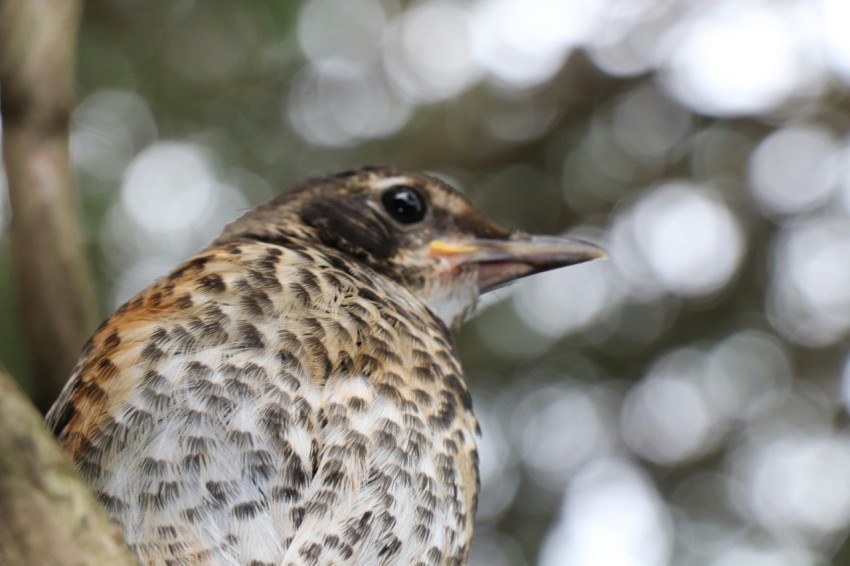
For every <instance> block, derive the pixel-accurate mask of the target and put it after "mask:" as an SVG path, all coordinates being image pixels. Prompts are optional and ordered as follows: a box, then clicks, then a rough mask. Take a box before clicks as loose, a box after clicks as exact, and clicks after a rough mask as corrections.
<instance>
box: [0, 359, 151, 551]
mask: <svg viewBox="0 0 850 566" xmlns="http://www.w3.org/2000/svg"><path fill="white" fill-rule="evenodd" d="M0 430H1V431H2V432H3V433H2V434H0V517H2V518H3V519H2V520H3V528H2V529H0V564H8V565H10V566H14V565H17V564H44V565H48V564H50V565H57V566H64V565H69V566H70V565H80V564H114V565H116V566H121V565H123V564H137V563H138V562H137V560H136V558H135V557H134V556H133V554H132V553H131V552H130V549H128V548H127V547H126V546H124V544H123V542H122V540H121V533H120V529H119V528H118V527H117V526H116V525H115V524H114V523H112V522H111V521H110V520H109V518H108V517H107V516H106V513H105V511H104V510H103V508H102V507H101V506H100V504H99V503H98V502H97V501H96V500H95V499H94V497H93V496H92V495H91V492H90V491H89V489H88V487H86V485H85V484H84V483H83V481H82V479H81V478H80V476H79V474H77V471H76V470H75V469H74V466H73V464H72V463H71V462H70V460H68V458H67V457H66V456H65V454H64V453H62V451H61V449H60V448H59V447H58V446H57V445H56V443H55V442H54V441H53V437H52V435H51V434H50V431H48V430H47V427H46V426H45V425H44V422H43V421H42V418H41V415H39V414H38V411H36V410H35V408H34V407H33V406H32V405H31V404H30V403H29V401H27V399H26V397H25V396H24V394H23V392H22V391H21V390H20V389H19V388H18V386H17V385H16V384H15V382H14V381H13V380H12V378H11V377H9V375H8V374H7V373H6V372H5V370H3V369H2V368H0Z"/></svg>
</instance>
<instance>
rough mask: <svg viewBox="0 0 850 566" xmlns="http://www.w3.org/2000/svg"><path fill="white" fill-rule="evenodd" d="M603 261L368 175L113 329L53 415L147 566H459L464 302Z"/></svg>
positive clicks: (469, 452) (224, 236) (141, 302)
mask: <svg viewBox="0 0 850 566" xmlns="http://www.w3.org/2000/svg"><path fill="white" fill-rule="evenodd" d="M603 257H605V252H604V251H603V250H602V249H601V248H599V247H597V246H595V245H593V244H590V243H587V242H584V241H580V240H573V239H567V238H560V237H546V236H530V235H527V234H525V233H523V232H519V231H516V230H505V229H503V228H500V227H498V226H497V225H496V224H494V223H493V222H491V221H490V220H489V219H488V218H487V217H486V216H484V215H483V214H482V213H481V212H479V211H478V210H477V209H476V208H475V207H474V206H473V205H472V203H471V202H470V201H469V200H468V199H467V198H466V197H465V196H464V195H463V194H462V193H460V192H459V191H457V190H455V189H454V188H452V187H451V186H450V185H449V184H447V183H446V182H444V181H441V180H440V179H438V178H436V177H434V176H430V175H427V174H423V173H404V172H401V171H399V170H397V169H395V168H392V167H387V166H367V167H362V168H359V169H355V170H350V171H345V172H341V173H337V174H332V175H328V176H325V177H320V178H315V179H311V180H308V181H305V182H302V183H301V184H300V185H297V186H295V187H294V188H293V189H292V190H290V191H286V192H283V193H282V194H280V195H278V196H277V197H274V198H272V199H271V200H270V201H269V202H267V203H265V204H262V205H260V206H258V207H256V208H254V209H251V210H249V211H248V212H246V213H245V214H244V215H243V216H242V217H240V218H238V219H237V220H235V221H234V222H232V223H230V224H229V225H227V226H226V227H225V228H224V229H223V231H222V233H221V235H220V236H219V237H218V238H216V239H215V240H214V241H213V242H212V243H211V244H210V245H209V246H208V247H207V248H205V249H204V250H202V251H201V252H200V253H198V254H197V255H196V256H194V257H192V258H190V259H188V260H187V261H185V262H184V263H182V264H181V265H179V266H178V267H177V268H176V269H174V270H173V271H172V272H170V273H169V274H167V275H165V276H163V277H162V278H160V279H158V280H156V281H155V282H153V283H152V284H151V285H150V286H149V287H147V288H146V289H144V290H143V291H141V292H140V293H139V294H138V295H136V296H135V297H134V298H132V299H130V300H129V301H128V302H126V303H125V304H124V305H123V306H121V307H120V308H118V309H117V311H116V312H115V313H114V314H113V315H112V316H111V317H110V318H108V319H107V320H106V321H105V322H104V323H103V324H102V325H101V326H100V328H99V329H98V330H97V331H96V332H95V333H94V335H93V336H92V337H91V339H90V340H89V341H88V342H87V343H86V345H85V346H84V348H83V351H82V354H81V357H80V358H79V361H78V363H77V365H76V367H75V369H74V370H73V373H72V374H71V376H70V379H69V381H68V383H67V384H66V386H65V388H64V389H63V390H62V392H61V394H60V395H59V397H58V399H57V401H56V402H55V404H54V405H53V407H52V408H51V409H50V411H49V412H48V414H47V416H46V421H47V423H48V425H49V426H50V427H51V429H52V430H53V432H54V434H55V435H56V438H57V440H58V442H59V443H60V445H61V446H62V448H63V449H64V450H65V452H66V453H67V454H69V455H70V457H71V458H72V460H73V461H74V463H75V465H76V467H77V469H78V470H79V472H80V474H81V475H82V477H83V478H84V479H85V481H86V482H87V483H88V485H89V486H90V487H91V489H92V490H93V492H94V493H95V495H96V496H97V498H98V499H99V500H100V501H101V503H102V504H103V506H104V507H105V508H106V510H107V511H108V513H109V515H110V516H111V517H112V519H113V520H114V521H115V522H116V523H117V524H118V525H119V526H120V528H121V529H122V534H123V537H124V540H125V541H126V543H127V544H128V545H129V546H130V547H131V548H132V549H133V550H134V551H135V553H136V554H137V555H138V556H139V558H140V560H141V562H142V563H143V564H152V565H166V564H168V565H171V564H222V565H243V564H251V565H261V564H263V565H264V564H285V565H295V564H307V565H320V564H321V565H325V564H358V565H390V564H399V565H409V564H411V565H412V564H421V565H431V564H451V565H462V564H465V563H466V562H467V560H468V556H469V549H470V541H471V537H472V530H473V518H474V513H475V508H476V505H477V498H478V490H479V484H480V480H479V473H478V452H477V448H476V437H477V436H478V434H479V432H480V431H479V426H478V423H477V421H476V418H475V415H474V413H473V410H472V397H471V394H470V391H469V388H468V386H467V383H466V381H465V379H464V377H463V371H462V368H461V365H460V362H459V358H458V354H457V352H456V349H455V344H454V338H453V332H454V330H455V329H457V327H458V326H459V324H460V323H461V322H462V321H463V320H464V318H465V317H466V315H467V314H468V313H469V311H470V310H471V309H472V308H473V306H474V304H475V303H476V300H477V299H478V297H479V296H480V295H481V294H482V293H485V292H487V291H490V290H492V289H495V288H497V287H500V286H502V285H504V284H507V283H508V282H510V281H513V280H515V279H518V278H520V277H524V276H527V275H531V274H534V273H538V272H542V271H546V270H550V269H554V268H558V267H564V266H568V265H574V264H578V263H582V262H586V261H590V260H594V259H599V258H603Z"/></svg>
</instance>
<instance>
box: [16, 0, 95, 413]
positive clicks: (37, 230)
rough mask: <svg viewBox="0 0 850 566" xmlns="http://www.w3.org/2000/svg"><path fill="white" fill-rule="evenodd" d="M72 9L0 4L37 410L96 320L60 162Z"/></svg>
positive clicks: (69, 101) (56, 4)
mask: <svg viewBox="0 0 850 566" xmlns="http://www.w3.org/2000/svg"><path fill="white" fill-rule="evenodd" d="M80 9H81V4H80V2H79V1H78V0H0V89H2V91H0V111H2V115H3V158H4V160H5V164H6V174H7V177H8V181H9V193H10V202H11V206H12V224H11V233H10V240H11V247H12V261H13V266H14V277H15V282H16V286H17V291H18V296H19V299H20V300H19V305H20V308H21V309H22V313H23V321H24V325H25V330H26V337H27V344H28V347H29V350H30V356H31V359H32V371H33V373H32V376H31V380H32V383H33V387H32V389H33V392H34V399H35V402H36V404H37V405H38V406H39V407H40V408H41V409H42V410H45V409H46V408H47V407H49V406H50V404H51V403H52V402H53V400H54V399H55V398H56V395H57V393H58V392H59V390H60V389H61V387H62V385H63V384H64V383H65V381H66V379H67V378H68V375H69V374H70V371H71V368H72V367H73V365H74V363H75V361H76V359H77V357H78V355H79V351H80V345H81V343H82V341H83V339H84V338H85V336H87V335H88V334H89V333H90V332H91V330H92V328H93V326H94V324H95V322H96V316H97V314H96V311H97V309H96V301H95V299H94V293H93V291H92V284H91V277H90V272H89V268H88V263H87V261H86V258H85V256H84V255H83V252H82V248H81V246H80V234H79V230H78V227H77V215H76V199H75V195H74V191H73V186H72V182H71V176H70V172H69V158H68V121H69V116H70V109H71V107H72V105H73V69H74V65H73V63H74V55H75V50H74V44H75V40H76V36H77V27H78V23H79V17H80Z"/></svg>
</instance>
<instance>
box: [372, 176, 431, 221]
mask: <svg viewBox="0 0 850 566" xmlns="http://www.w3.org/2000/svg"><path fill="white" fill-rule="evenodd" d="M381 202H382V203H383V204H384V208H386V209H387V212H389V213H390V216H392V217H393V218H395V219H396V220H397V221H399V222H401V223H402V224H413V223H414V222H419V221H420V220H422V219H423V218H425V212H426V211H427V210H428V207H427V206H425V198H424V197H423V196H422V194H421V193H420V192H419V191H418V190H416V189H414V188H413V187H408V186H406V185H396V186H395V187H392V188H390V189H387V191H386V192H385V193H384V194H383V195H382V196H381Z"/></svg>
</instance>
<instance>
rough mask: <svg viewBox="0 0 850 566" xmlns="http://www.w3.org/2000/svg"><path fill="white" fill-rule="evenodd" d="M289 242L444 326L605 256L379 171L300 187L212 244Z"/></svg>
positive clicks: (416, 177) (451, 193) (424, 182)
mask: <svg viewBox="0 0 850 566" xmlns="http://www.w3.org/2000/svg"><path fill="white" fill-rule="evenodd" d="M291 238H296V239H298V240H299V241H301V242H304V243H308V244H313V245H320V246H323V247H326V248H331V249H332V250H334V251H338V252H341V253H342V254H344V255H345V256H347V257H350V258H352V259H354V260H356V261H359V262H362V263H364V264H366V265H368V266H369V267H370V268H372V269H373V270H374V271H376V272H378V273H380V274H382V275H385V276H386V277H389V278H390V279H392V280H394V281H395V282H396V283H399V284H401V285H402V286H404V287H406V288H407V289H409V290H410V291H412V292H413V293H414V294H415V295H416V296H417V297H418V298H419V299H420V300H421V301H423V302H424V303H425V304H427V305H428V307H429V308H430V309H431V310H432V311H433V312H434V313H435V314H436V315H437V316H438V317H440V318H441V319H442V320H443V321H444V322H445V323H446V324H447V325H448V326H450V327H454V326H456V325H457V324H459V323H460V322H461V321H462V320H463V317H464V316H465V315H466V313H467V312H468V311H469V310H470V309H471V308H472V306H473V305H474V304H475V301H476V299H477V298H478V296H479V295H480V294H481V293H485V292H487V291H489V290H491V289H494V288H496V287H498V286H500V285H503V284H505V283H507V282H509V281H513V280H515V279H519V278H520V277H525V276H526V275H531V274H534V273H539V272H541V271H547V270H550V269H555V268H558V267H564V266H568V265H574V264H577V263H582V262H585V261H590V260H593V259H598V258H603V257H605V252H604V251H602V249H600V248H598V247H596V246H594V245H592V244H589V243H587V242H582V241H580V240H573V239H567V238H553V237H541V236H529V235H527V234H524V233H521V232H515V231H508V230H504V229H502V228H500V227H498V226H496V225H495V224H493V223H492V222H491V221H490V220H488V219H487V218H486V217H485V216H484V215H483V214H481V213H480V212H479V211H478V210H476V209H475V207H474V206H473V205H472V204H471V203H470V202H469V200H467V198H466V197H464V196H463V195H462V194H461V193H459V192H458V191H456V190H455V189H453V188H452V187H450V186H449V185H447V184H446V183H444V182H443V181H440V180H439V179H436V178H434V177H430V176H428V175H424V174H421V173H402V172H399V171H396V170H395V169H392V168H388V167H365V168H362V169H358V170H356V171H348V172H345V173H340V174H337V175H332V176H329V177H323V178H320V179H314V180H311V181H307V182H306V183H304V184H303V185H301V186H300V187H296V188H295V189H294V190H293V191H290V192H288V193H284V194H283V195H281V196H279V197H277V198H275V199H273V200H271V201H270V202H268V203H266V204H265V205H262V206H260V207H258V208H256V209H254V210H252V211H250V212H248V213H247V214H245V215H244V216H243V217H242V218H240V219H238V220H236V221H235V222H233V223H232V224H230V225H229V226H227V228H225V230H224V232H223V233H222V235H221V236H220V237H219V238H218V239H217V240H216V241H215V242H214V243H213V245H220V244H224V243H227V242H231V241H236V240H259V241H267V242H275V241H283V240H285V239H291Z"/></svg>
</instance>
